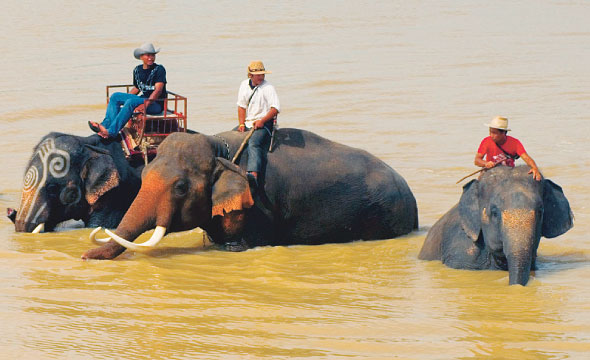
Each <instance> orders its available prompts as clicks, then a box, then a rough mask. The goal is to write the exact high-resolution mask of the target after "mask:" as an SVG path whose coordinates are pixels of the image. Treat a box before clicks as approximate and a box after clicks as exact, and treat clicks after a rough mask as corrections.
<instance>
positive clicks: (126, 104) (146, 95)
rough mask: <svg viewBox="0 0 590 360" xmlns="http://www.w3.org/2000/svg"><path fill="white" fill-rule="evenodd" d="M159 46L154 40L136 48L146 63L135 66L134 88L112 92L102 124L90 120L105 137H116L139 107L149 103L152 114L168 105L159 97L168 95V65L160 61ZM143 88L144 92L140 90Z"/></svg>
mask: <svg viewBox="0 0 590 360" xmlns="http://www.w3.org/2000/svg"><path fill="white" fill-rule="evenodd" d="M159 52H160V49H157V50H156V49H155V48H154V45H152V44H151V43H145V44H143V45H141V47H139V48H137V49H135V50H134V51H133V56H135V58H136V59H138V60H141V61H142V64H141V65H138V66H137V67H136V68H135V69H134V70H133V88H131V90H129V93H121V92H116V93H114V94H113V95H111V97H110V99H109V105H108V106H107V112H106V114H105V117H104V120H103V122H102V123H101V124H99V123H96V122H94V121H89V122H88V126H90V129H92V131H94V132H96V133H98V135H100V136H101V137H103V138H105V139H107V138H115V137H116V136H117V134H118V133H119V131H121V129H122V128H123V126H125V124H126V123H127V121H128V120H129V118H130V117H131V115H132V114H133V112H134V110H135V108H136V107H138V106H140V105H144V104H145V106H147V109H146V112H147V113H148V114H159V113H161V112H162V110H163V109H164V102H163V101H157V99H161V98H166V97H167V96H168V93H167V92H166V69H164V66H162V65H159V64H156V63H155V60H156V54H157V53H159ZM140 92H141V96H139V95H138V94H139V93H140Z"/></svg>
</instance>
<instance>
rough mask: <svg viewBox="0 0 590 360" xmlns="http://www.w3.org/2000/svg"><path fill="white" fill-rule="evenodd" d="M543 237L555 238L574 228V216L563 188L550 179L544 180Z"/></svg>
mask: <svg viewBox="0 0 590 360" xmlns="http://www.w3.org/2000/svg"><path fill="white" fill-rule="evenodd" d="M543 207H544V208H545V212H544V214H543V228H542V231H543V236H544V237H546V238H554V237H556V236H559V235H561V234H564V233H565V232H566V231H568V230H569V229H571V228H572V226H573V225H574V215H573V214H572V210H571V209H570V203H569V201H567V198H566V197H565V195H564V194H563V190H562V189H561V186H559V185H557V184H556V183H554V182H553V181H551V180H549V179H544V180H543Z"/></svg>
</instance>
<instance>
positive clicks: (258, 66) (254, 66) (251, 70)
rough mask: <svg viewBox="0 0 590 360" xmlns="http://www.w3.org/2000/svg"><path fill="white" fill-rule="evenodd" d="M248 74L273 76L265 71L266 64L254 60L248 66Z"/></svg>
mask: <svg viewBox="0 0 590 360" xmlns="http://www.w3.org/2000/svg"><path fill="white" fill-rule="evenodd" d="M248 74H252V75H260V74H271V72H270V71H267V70H265V69H264V64H263V63H262V61H260V60H254V61H252V62H250V65H248Z"/></svg>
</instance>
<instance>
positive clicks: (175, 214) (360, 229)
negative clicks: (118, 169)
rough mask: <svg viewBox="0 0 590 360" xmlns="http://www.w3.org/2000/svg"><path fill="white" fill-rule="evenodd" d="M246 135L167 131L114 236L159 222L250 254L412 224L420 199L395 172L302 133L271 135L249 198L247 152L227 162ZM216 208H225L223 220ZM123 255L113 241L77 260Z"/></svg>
mask: <svg viewBox="0 0 590 360" xmlns="http://www.w3.org/2000/svg"><path fill="white" fill-rule="evenodd" d="M245 136H246V133H240V132H236V131H229V132H226V133H221V134H218V135H215V136H206V135H202V134H194V135H190V134H182V133H178V134H176V133H175V134H172V135H170V136H169V137H168V138H167V139H166V140H164V142H162V144H161V145H160V147H159V149H158V155H157V156H156V158H155V159H154V160H153V161H152V162H151V163H150V164H149V165H148V166H147V167H146V168H145V170H144V172H143V174H142V179H143V181H142V187H141V190H140V192H139V194H138V195H137V197H136V199H135V201H134V202H133V204H132V205H131V207H130V208H129V211H128V212H127V213H126V214H125V217H124V218H123V220H122V221H121V224H119V226H118V227H117V229H116V230H115V233H116V234H117V235H119V236H122V237H123V238H125V239H127V240H129V241H133V240H135V239H136V238H137V237H138V236H139V235H141V234H142V233H143V232H145V231H148V230H150V229H153V228H154V227H156V226H162V227H165V228H166V229H167V232H169V233H170V232H175V231H183V230H188V229H193V228H195V227H201V228H202V229H204V230H206V231H207V233H208V234H209V235H210V236H211V239H212V241H213V242H214V243H217V244H220V245H223V244H227V243H228V242H238V243H242V244H244V246H245V247H246V248H250V247H254V246H261V245H293V244H307V245H312V244H324V243H336V242H347V241H353V240H360V239H363V240H376V239H390V238H394V237H397V236H400V235H403V234H407V233H409V232H411V231H412V230H413V229H416V228H417V226H418V211H417V206H416V200H415V198H414V195H413V194H412V192H411V190H410V188H409V187H408V185H407V183H406V182H405V180H404V179H403V178H402V177H401V176H400V175H399V174H398V173H397V172H395V170H393V169H392V168H391V167H389V166H388V165H387V164H385V163H384V162H383V161H381V160H379V159H377V158H376V157H375V156H373V155H371V154H369V153H367V152H366V151H363V150H359V149H354V148H351V147H348V146H344V145H341V144H337V143H335V142H332V141H330V140H327V139H325V138H322V137H320V136H318V135H315V134H313V133H311V132H308V131H304V130H299V129H280V130H279V131H277V133H276V139H275V145H274V147H273V150H272V152H270V153H269V154H268V164H267V166H266V172H265V174H266V177H265V178H264V177H263V176H262V175H261V178H260V179H259V180H260V186H259V188H258V189H256V190H255V191H253V192H254V193H255V196H254V198H253V202H252V198H251V197H250V191H251V190H254V189H250V186H249V184H248V181H247V179H246V177H245V173H244V169H245V167H246V164H247V151H244V152H243V153H242V156H241V158H240V161H239V167H238V166H236V165H234V164H232V163H231V162H230V161H228V160H227V159H231V158H232V157H233V155H234V154H235V152H236V149H238V147H239V145H240V143H242V141H243V139H244V137H245ZM237 200H240V201H237ZM220 204H227V207H225V208H224V212H223V213H222V215H221V216H220V215H219V214H215V208H216V207H219V206H220ZM230 204H231V205H230ZM226 249H228V250H232V251H237V250H233V249H231V248H227V247H226ZM239 250H244V248H240V249H239ZM123 251H124V248H123V247H121V246H120V245H119V244H117V243H115V242H114V241H113V240H111V241H110V242H109V243H107V244H105V245H104V246H103V247H100V248H96V249H92V250H90V251H88V252H87V253H85V254H84V255H83V258H85V259H112V258H114V257H115V256H117V255H119V254H120V253H122V252H123Z"/></svg>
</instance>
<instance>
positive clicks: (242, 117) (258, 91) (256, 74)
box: [237, 61, 281, 188]
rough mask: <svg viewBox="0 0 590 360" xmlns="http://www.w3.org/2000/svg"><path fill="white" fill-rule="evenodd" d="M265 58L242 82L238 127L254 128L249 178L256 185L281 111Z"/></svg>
mask: <svg viewBox="0 0 590 360" xmlns="http://www.w3.org/2000/svg"><path fill="white" fill-rule="evenodd" d="M270 73H271V72H270V71H267V70H266V69H265V68H264V64H263V63H262V61H252V62H251V63H250V65H248V79H246V80H244V81H242V83H241V84H240V89H239V91H238V122H239V124H238V127H237V130H238V131H240V132H243V131H245V130H248V129H250V128H254V129H255V131H254V134H253V135H252V137H251V138H250V140H249V141H248V167H247V171H248V181H249V182H250V184H251V185H252V186H254V188H256V187H257V186H258V177H259V175H260V172H261V170H262V166H263V162H264V160H265V157H266V152H267V151H268V147H269V143H270V139H271V135H272V129H273V126H274V122H275V119H276V117H277V115H278V113H279V112H280V110H281V109H280V104H279V97H278V96H277V92H276V91H275V88H274V86H272V85H271V84H269V83H268V82H267V81H266V80H265V79H264V77H265V75H266V74H270Z"/></svg>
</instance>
